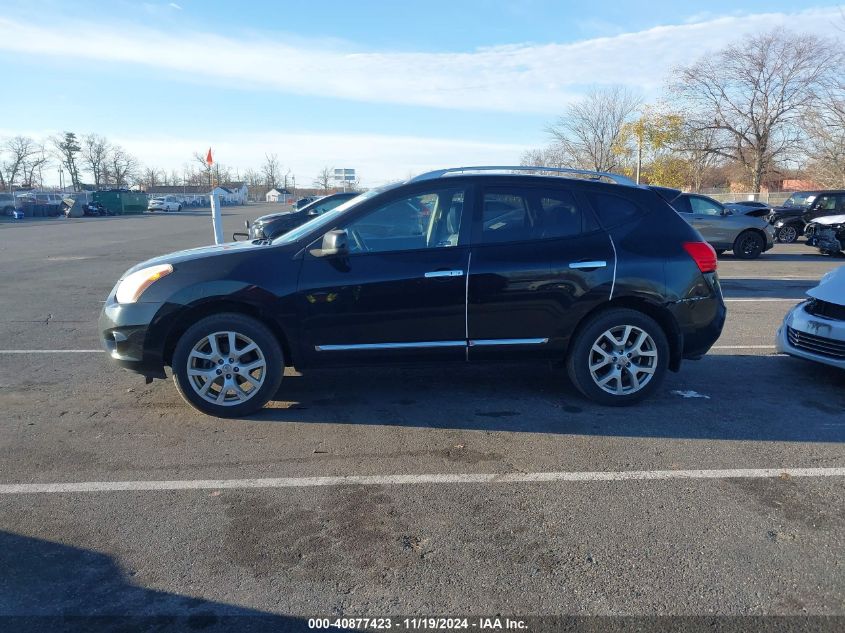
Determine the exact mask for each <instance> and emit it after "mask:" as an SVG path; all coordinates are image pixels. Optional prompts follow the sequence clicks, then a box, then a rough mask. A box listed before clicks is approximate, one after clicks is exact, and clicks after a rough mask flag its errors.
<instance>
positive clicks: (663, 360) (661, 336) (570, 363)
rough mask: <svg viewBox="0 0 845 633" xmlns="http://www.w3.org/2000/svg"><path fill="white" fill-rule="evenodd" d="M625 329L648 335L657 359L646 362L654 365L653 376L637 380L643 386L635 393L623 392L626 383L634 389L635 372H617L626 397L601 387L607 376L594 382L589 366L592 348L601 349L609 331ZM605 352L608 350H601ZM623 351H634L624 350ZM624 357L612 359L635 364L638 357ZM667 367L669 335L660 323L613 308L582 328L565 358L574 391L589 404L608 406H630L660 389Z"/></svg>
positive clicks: (613, 352)
mask: <svg viewBox="0 0 845 633" xmlns="http://www.w3.org/2000/svg"><path fill="white" fill-rule="evenodd" d="M625 326H632V328H636V329H639V330H640V331H641V332H644V333H646V334H647V335H648V337H650V341H649V343H650V344H649V346H648V351H650V352H654V353H655V354H656V356H654V361H653V363H652V362H651V361H647V360H646V361H645V362H646V363H652V364H651V367H649V369H652V372H651V375H650V378H648V380H645V379H642V380H640V379H637V380H638V381H639V382H642V383H644V384H642V386H641V387H639V388H638V389H637V390H635V391H629V392H624V389H625V386H624V384H623V383H624V381H625V380H626V379H627V381H628V388H629V389H633V384H632V383H631V375H632V374H633V373H634V372H632V371H631V370H630V369H629V368H627V367H623V368H622V369H621V370H620V371H618V372H616V373H617V374H618V375H620V376H621V379H620V380H618V381H617V385H619V386H621V388H622V389H623V393H622V394H615V393H610V392H608V391H606V390H605V389H603V388H602V387H601V386H600V385H599V384H598V379H602V378H604V377H605V375H599V376H597V378H595V379H594V377H593V372H592V371H591V367H590V365H591V361H592V360H593V357H594V356H595V352H594V350H593V347H594V345H600V346H601V345H602V344H601V341H602V336H603V334H604V333H605V332H608V331H613V330H614V329H615V328H620V329H623V331H624V328H625ZM620 338H622V336H620ZM629 342H630V341H629ZM602 349H605V348H604V347H602ZM624 349H632V348H629V347H625V348H624ZM628 353H630V352H624V351H623V352H622V354H625V355H627V354H628ZM609 354H616V352H615V351H611V350H609ZM622 354H620V355H619V356H611V358H617V359H620V363H625V362H628V363H632V361H633V360H634V359H635V358H637V356H635V357H634V358H633V359H631V360H626V356H624V355H622ZM650 355H651V354H644V355H643V356H642V357H640V358H648V357H649V356H650ZM628 358H630V357H628ZM668 364H669V341H668V340H667V338H666V333H665V332H664V331H663V328H661V327H660V325H659V324H658V323H657V321H655V320H654V319H652V318H651V317H650V316H648V315H646V314H643V313H642V312H638V311H637V310H631V309H628V308H614V309H611V310H607V311H604V312H600V313H598V314H597V315H595V316H594V317H592V318H591V320H590V321H589V322H588V323H586V325H585V326H583V327H582V328H580V330H579V332H578V333H577V334H576V335H575V338H574V340H573V341H572V343H571V344H570V347H569V353H568V355H567V358H566V371H567V373H568V374H569V379H570V380H571V381H572V384H573V385H575V388H576V389H578V391H580V392H581V393H582V394H583V395H584V396H585V397H587V398H589V399H590V400H593V401H594V402H598V403H599V404H602V405H606V406H627V405H631V404H634V403H636V402H639V401H641V400H642V399H644V398H647V397H648V396H649V395H651V394H652V393H653V392H654V391H655V390H656V389H657V388H658V387H660V384H661V383H662V382H663V378H664V376H665V374H666V367H667V366H668ZM610 365H611V366H610V367H607V369H608V370H609V371H610V372H613V371H614V370H615V369H616V367H614V366H613V363H610ZM629 366H630V365H629ZM604 369H605V368H602V369H601V371H604ZM626 372H627V374H626ZM608 387H610V385H608Z"/></svg>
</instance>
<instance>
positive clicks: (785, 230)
mask: <svg viewBox="0 0 845 633" xmlns="http://www.w3.org/2000/svg"><path fill="white" fill-rule="evenodd" d="M777 238H778V242H782V243H784V244H792V243H793V242H795V241H796V240H797V239H798V229H796V228H795V227H794V226H789V225H786V226H782V227H780V228H779V229H778V233H777Z"/></svg>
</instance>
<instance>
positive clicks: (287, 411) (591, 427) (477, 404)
mask: <svg viewBox="0 0 845 633" xmlns="http://www.w3.org/2000/svg"><path fill="white" fill-rule="evenodd" d="M761 387H762V388H761ZM277 398H278V400H277V401H276V402H273V403H271V404H270V405H269V406H268V408H265V409H263V410H262V411H260V412H258V413H257V414H255V415H253V416H251V418H250V419H251V420H254V421H256V422H297V423H314V424H319V423H330V424H352V425H355V424H360V425H386V426H403V427H420V428H440V429H462V430H480V431H510V432H529V433H554V434H571V435H605V436H625V437H650V438H680V439H714V440H755V441H789V442H845V372H842V371H838V370H835V369H833V368H830V367H826V366H822V365H816V364H813V363H810V362H805V361H800V360H797V359H792V358H788V357H784V356H750V355H749V356H743V355H709V356H706V357H705V358H704V359H702V360H701V361H697V362H692V361H690V362H686V363H685V364H684V367H683V368H682V370H681V372H680V373H677V374H675V373H671V372H669V373H668V374H667V377H666V381H665V383H664V384H663V385H662V386H661V388H660V389H659V390H658V391H657V392H656V393H655V394H653V395H652V397H650V398H649V399H647V400H646V401H644V402H642V403H640V404H638V405H634V406H631V407H625V408H615V407H602V406H599V405H596V404H594V403H592V402H590V401H588V400H586V399H585V398H583V397H582V396H581V395H580V394H579V393H577V392H576V391H575V389H574V388H573V387H572V385H571V384H570V383H569V381H568V379H567V377H566V374H565V372H564V371H563V370H562V369H560V368H550V367H546V366H540V365H472V366H467V365H463V366H455V367H446V366H440V367H424V368H366V369H365V368H358V367H356V368H350V369H337V370H321V371H314V372H309V373H308V374H306V375H302V376H286V377H285V378H284V380H283V381H282V386H281V388H280V390H279V393H278V394H277Z"/></svg>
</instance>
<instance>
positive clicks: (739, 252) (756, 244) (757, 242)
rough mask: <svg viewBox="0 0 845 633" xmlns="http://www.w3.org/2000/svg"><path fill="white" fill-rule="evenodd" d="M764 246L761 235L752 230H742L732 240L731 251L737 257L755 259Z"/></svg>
mask: <svg viewBox="0 0 845 633" xmlns="http://www.w3.org/2000/svg"><path fill="white" fill-rule="evenodd" d="M765 246H766V243H765V242H764V241H763V236H762V235H760V234H759V233H756V232H754V231H743V232H742V233H740V234H739V236H738V237H737V238H736V240H735V241H734V245H733V252H734V255H735V256H736V257H737V258H739V259H757V258H758V257H760V254H761V253H762V252H763V248H765Z"/></svg>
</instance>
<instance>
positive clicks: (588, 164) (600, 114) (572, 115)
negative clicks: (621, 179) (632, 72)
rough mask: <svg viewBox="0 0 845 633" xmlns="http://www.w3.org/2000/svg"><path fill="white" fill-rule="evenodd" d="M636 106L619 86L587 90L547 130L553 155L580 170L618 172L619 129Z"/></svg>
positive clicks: (633, 96) (620, 135) (628, 92)
mask: <svg viewBox="0 0 845 633" xmlns="http://www.w3.org/2000/svg"><path fill="white" fill-rule="evenodd" d="M639 105H640V99H639V98H638V97H637V96H635V95H634V94H632V93H631V92H630V91H628V90H627V89H626V88H623V87H621V86H611V87H609V88H602V89H592V90H590V91H589V92H588V93H587V94H586V96H585V97H584V98H583V99H581V100H580V101H577V102H576V103H573V104H572V105H570V106H569V107H568V108H567V110H566V113H565V114H564V116H562V117H560V119H558V121H557V122H556V123H555V124H553V125H550V126H549V127H548V128H547V130H546V131H547V132H548V133H549V134H550V135H551V137H552V138H553V139H554V146H555V148H556V152H557V154H556V155H558V154H559V155H560V156H561V157H564V158H565V159H566V161H565V162H567V163H569V165H570V166H574V167H580V168H582V169H592V170H595V171H613V170H615V169H618V168H619V167H620V165H621V163H622V157H623V156H622V152H621V150H622V149H623V148H622V145H621V140H622V132H623V128H624V126H625V123H626V122H627V121H628V120H629V119H630V118H631V116H632V115H633V114H634V113H635V112H636V111H637V108H638V107H639Z"/></svg>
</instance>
